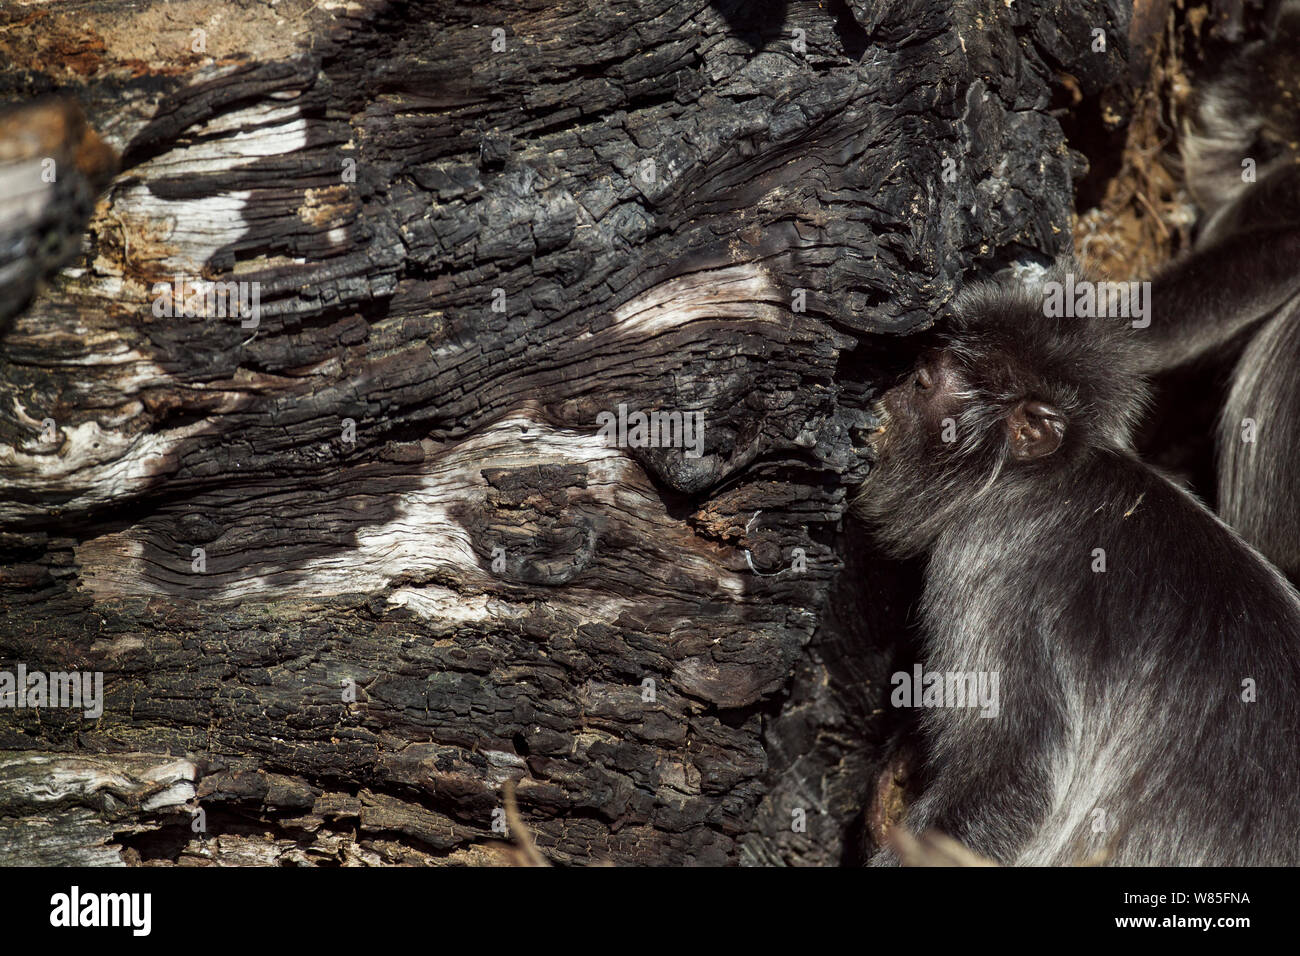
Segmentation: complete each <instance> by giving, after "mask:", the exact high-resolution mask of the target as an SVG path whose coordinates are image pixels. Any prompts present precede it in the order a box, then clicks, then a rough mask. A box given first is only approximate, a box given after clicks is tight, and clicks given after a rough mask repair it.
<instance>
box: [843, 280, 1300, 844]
mask: <svg viewBox="0 0 1300 956" xmlns="http://www.w3.org/2000/svg"><path fill="white" fill-rule="evenodd" d="M1049 278H1056V279H1059V278H1061V276H1060V275H1059V274H1058V275H1056V276H1049ZM954 312H955V316H954V319H953V321H952V322H951V324H950V325H949V326H948V327H947V330H946V331H945V333H944V334H943V335H942V336H941V337H940V339H939V340H938V341H939V345H938V346H937V347H936V348H934V349H933V350H931V351H929V352H927V353H926V354H925V355H924V356H923V357H922V359H921V360H920V362H919V364H918V365H917V366H916V369H915V372H914V373H913V374H912V375H911V376H910V377H909V378H908V379H907V380H906V381H904V382H903V383H901V384H899V385H897V386H896V387H894V388H892V389H890V390H889V391H888V392H887V393H886V394H885V395H884V396H883V398H882V399H881V401H880V403H879V405H878V411H879V412H880V413H881V418H882V421H883V422H884V425H883V426H882V429H881V430H880V431H879V432H878V433H877V435H876V436H875V437H874V439H873V441H874V444H875V447H876V451H877V455H878V463H877V466H876V468H875V470H874V471H873V472H872V473H871V475H870V476H869V478H868V479H867V482H866V484H865V485H864V486H863V489H862V495H861V497H860V499H859V500H858V502H857V509H858V511H859V513H860V514H862V515H863V516H864V517H866V518H867V519H868V520H869V522H870V523H871V524H872V525H874V527H875V530H876V532H877V534H878V537H879V540H880V541H881V542H882V543H883V544H884V545H885V546H886V547H887V548H888V550H890V551H891V552H892V553H894V554H896V555H899V556H907V555H917V554H924V555H926V556H927V558H928V560H927V564H926V570H925V585H924V595H923V598H922V603H921V620H922V629H923V632H924V637H923V654H924V656H923V657H922V658H921V660H922V662H923V664H924V667H925V670H926V671H928V672H931V673H933V672H964V673H966V674H970V673H981V672H982V673H996V674H997V675H998V679H999V683H998V688H999V697H1000V701H999V707H998V711H997V713H996V715H995V716H991V717H984V716H981V712H980V710H979V709H978V708H975V707H969V706H965V707H963V706H936V707H925V708H922V709H921V711H920V736H921V746H922V750H923V752H924V763H923V764H922V766H921V768H920V778H921V779H920V783H921V796H920V798H919V799H918V800H917V802H916V803H915V804H913V806H912V807H911V808H910V810H909V811H908V813H907V816H906V819H905V823H906V825H907V827H908V828H909V829H910V830H912V831H914V832H916V831H920V830H924V829H927V828H931V827H933V828H936V829H938V830H941V831H943V832H945V833H947V834H948V835H950V836H952V837H955V838H957V839H958V840H960V841H962V842H963V843H965V844H966V845H967V846H969V847H970V848H971V849H973V850H975V851H976V852H978V853H981V854H984V855H985V856H988V857H991V858H993V859H995V860H998V861H1001V862H1004V863H1023V864H1073V863H1081V862H1085V861H1089V860H1093V859H1097V858H1098V857H1102V858H1104V859H1105V860H1106V861H1107V862H1110V863H1115V864H1188V865H1191V864H1203V865H1226V864H1290V865H1295V864H1297V863H1300V596H1297V594H1296V592H1295V591H1294V590H1293V589H1292V587H1291V586H1290V585H1289V584H1288V583H1287V581H1286V580H1285V579H1284V578H1283V577H1282V575H1281V574H1279V573H1278V571H1277V570H1276V569H1274V568H1273V567H1272V566H1271V565H1270V564H1269V563H1268V562H1266V561H1265V560H1263V559H1262V558H1261V557H1260V555H1259V554H1257V553H1256V552H1255V551H1254V550H1252V549H1251V548H1250V547H1249V546H1248V545H1246V544H1245V543H1244V542H1243V541H1242V540H1241V539H1240V538H1239V537H1238V536H1237V534H1236V533H1235V532H1233V531H1232V530H1231V529H1229V528H1228V527H1227V526H1226V525H1225V524H1223V523H1222V522H1221V521H1220V520H1219V519H1218V518H1216V517H1215V516H1214V515H1213V514H1211V513H1210V512H1209V511H1208V510H1207V509H1206V508H1205V507H1203V506H1202V505H1201V504H1200V503H1199V502H1198V501H1197V500H1196V499H1195V498H1194V497H1193V496H1192V495H1190V494H1189V493H1187V492H1186V491H1184V490H1183V489H1181V488H1180V487H1178V486H1176V485H1175V484H1174V483H1173V482H1171V481H1170V480H1168V479H1167V478H1166V477H1164V476H1163V475H1162V474H1160V473H1159V472H1157V471H1156V470H1155V469H1153V468H1151V467H1150V466H1148V465H1146V464H1144V463H1143V462H1142V461H1141V460H1140V459H1139V458H1138V457H1137V456H1136V455H1135V453H1134V452H1133V451H1132V450H1131V448H1130V432H1131V429H1132V428H1133V425H1134V423H1135V421H1136V420H1137V418H1138V416H1139V415H1140V414H1141V412H1142V410H1143V404H1144V401H1145V397H1146V389H1145V385H1144V381H1143V377H1142V371H1143V369H1144V368H1145V367H1146V365H1147V364H1148V360H1147V357H1146V355H1145V354H1144V352H1145V345H1144V343H1143V342H1142V338H1141V337H1142V335H1143V334H1144V330H1138V329H1131V328H1129V323H1128V322H1127V321H1118V320H1114V319H1082V318H1059V319H1058V318H1048V317H1046V316H1045V315H1044V307H1043V298H1042V293H1041V291H1039V290H1037V289H1036V288H1035V287H1033V286H1027V285H1019V284H1007V285H994V284H986V285H978V286H973V287H971V288H969V289H967V290H966V291H965V292H963V293H962V294H961V295H960V296H959V297H958V299H957V300H956V302H955V303H954ZM1145 331H1149V330H1145ZM945 439H947V440H945ZM1099 549H1100V550H1099ZM875 862H888V857H887V856H881V857H878V858H877V860H876V861H875Z"/></svg>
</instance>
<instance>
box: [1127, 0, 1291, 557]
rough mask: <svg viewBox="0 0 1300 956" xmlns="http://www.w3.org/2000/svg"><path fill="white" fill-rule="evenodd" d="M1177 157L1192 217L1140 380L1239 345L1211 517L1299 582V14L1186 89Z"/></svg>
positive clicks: (1283, 13)
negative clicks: (1195, 223)
mask: <svg viewBox="0 0 1300 956" xmlns="http://www.w3.org/2000/svg"><path fill="white" fill-rule="evenodd" d="M1181 151H1182V154H1183V165H1184V172H1185V175H1186V179H1187V183H1188V186H1189V188H1190V190H1191V191H1192V193H1193V195H1194V196H1195V197H1196V199H1197V201H1198V202H1199V203H1200V205H1201V206H1202V209H1203V212H1204V216H1203V218H1202V226H1201V229H1200V234H1199V236H1198V238H1197V242H1196V246H1195V248H1194V249H1193V250H1192V252H1191V254H1190V255H1189V256H1187V257H1186V258H1185V259H1183V260H1182V261H1181V262H1178V263H1175V264H1174V265H1173V266H1172V267H1171V268H1169V269H1167V270H1165V271H1164V272H1163V273H1162V274H1161V275H1159V276H1157V277H1156V279H1155V280H1154V282H1153V285H1152V290H1151V293H1152V294H1151V313H1152V322H1151V328H1150V329H1148V330H1146V334H1147V341H1148V343H1149V344H1150V345H1151V346H1152V349H1151V352H1150V353H1149V354H1150V356H1151V359H1150V366H1149V367H1150V368H1152V369H1167V368H1173V367H1175V366H1178V365H1182V364H1185V363H1187V362H1189V361H1192V360H1194V359H1196V358H1198V357H1200V356H1202V355H1205V354H1207V353H1210V352H1213V351H1215V350H1217V349H1219V348H1221V347H1222V346H1225V345H1227V344H1228V343H1229V342H1230V341H1233V340H1237V341H1238V342H1239V341H1240V340H1241V338H1244V337H1248V338H1249V341H1248V342H1247V343H1246V345H1245V348H1244V351H1243V352H1242V354H1241V358H1240V359H1239V361H1238V364H1237V367H1236V370H1235V371H1234V373H1233V377H1232V384H1231V389H1230V393H1229V395H1228V399H1227V402H1226V404H1225V407H1224V409H1223V413H1222V416H1221V419H1220V424H1219V433H1218V436H1217V438H1216V451H1217V459H1218V462H1217V471H1218V510H1219V514H1220V515H1221V516H1222V517H1223V519H1224V520H1225V521H1227V522H1228V523H1229V524H1230V525H1232V526H1233V527H1234V528H1236V529H1237V530H1238V531H1239V532H1240V533H1241V535H1242V536H1243V537H1244V538H1245V539H1246V540H1247V541H1249V542H1250V543H1251V544H1253V545H1254V546H1255V547H1257V548H1259V550H1260V551H1261V552H1262V553H1263V554H1264V555H1265V556H1266V557H1268V558H1269V559H1270V560H1271V561H1273V563H1274V564H1276V565H1277V566H1278V567H1280V568H1281V569H1282V570H1283V571H1284V572H1285V573H1286V574H1287V575H1288V576H1289V577H1290V578H1291V579H1292V581H1296V582H1300V373H1297V363H1298V362H1300V2H1297V0H1287V2H1285V3H1283V4H1281V6H1280V7H1279V8H1278V10H1277V11H1276V13H1275V15H1274V23H1273V26H1272V29H1271V37H1270V39H1269V40H1268V41H1267V42H1264V41H1261V42H1258V43H1253V44H1250V45H1247V46H1245V47H1243V48H1241V49H1240V50H1239V51H1237V52H1236V53H1235V54H1234V55H1233V56H1232V57H1231V58H1230V59H1229V60H1228V61H1227V62H1226V63H1225V64H1224V65H1223V67H1222V68H1221V70H1220V71H1219V75H1218V76H1217V77H1216V78H1215V79H1213V80H1212V81H1210V82H1208V83H1207V84H1205V85H1204V86H1201V87H1199V88H1198V89H1197V91H1196V95H1195V100H1194V108H1193V112H1192V116H1191V118H1190V121H1189V123H1188V124H1187V128H1186V130H1185V132H1184V136H1183V139H1182V142H1181ZM1252 172H1253V177H1252V175H1251V174H1252ZM1252 178H1253V180H1254V181H1250V180H1251V179H1252Z"/></svg>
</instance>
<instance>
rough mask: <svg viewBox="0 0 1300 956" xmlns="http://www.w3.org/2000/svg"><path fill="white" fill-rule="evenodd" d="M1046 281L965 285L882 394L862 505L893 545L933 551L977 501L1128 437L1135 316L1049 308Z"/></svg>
mask: <svg viewBox="0 0 1300 956" xmlns="http://www.w3.org/2000/svg"><path fill="white" fill-rule="evenodd" d="M1068 268H1070V266H1068V265H1061V266H1058V267H1057V268H1056V269H1054V270H1052V271H1051V272H1049V273H1047V275H1046V276H1045V277H1044V279H1043V281H1044V282H1047V281H1050V280H1053V279H1056V280H1060V279H1061V278H1062V277H1063V275H1064V272H1065V270H1067V269H1068ZM1043 288H1044V287H1043V285H1041V284H1037V283H1036V284H1024V283H1019V282H997V283H981V284H978V285H973V286H970V287H968V288H966V289H965V290H964V291H963V292H962V293H961V294H960V295H959V296H958V297H957V298H956V300H954V302H953V305H952V309H951V315H950V317H949V318H948V319H947V321H946V322H945V323H944V326H943V328H942V331H941V332H940V333H939V334H938V335H937V336H936V337H935V339H934V344H933V346H932V347H930V348H927V349H926V350H925V351H923V352H922V354H921V355H920V357H919V358H918V360H917V361H916V363H915V365H914V367H913V368H912V369H911V370H910V371H909V372H908V374H907V375H906V376H904V377H903V378H902V379H901V380H900V381H899V382H898V383H897V384H895V385H894V386H893V387H892V388H890V389H888V390H887V391H886V392H885V393H884V395H883V396H881V398H880V399H879V401H877V403H876V405H875V408H874V411H875V413H876V416H877V418H878V419H879V421H880V427H879V428H878V429H877V430H876V431H875V432H874V433H873V434H872V436H871V438H870V445H871V450H872V451H873V453H874V454H875V457H876V464H875V466H874V468H873V469H872V471H871V474H870V475H869V476H868V478H867V480H866V482H865V483H864V484H863V485H862V487H861V488H860V490H859V493H858V495H857V497H856V499H855V501H854V508H853V510H854V513H855V514H857V515H858V516H859V517H862V518H864V519H866V520H867V521H868V522H869V523H870V524H871V525H873V526H874V529H875V531H876V534H877V538H878V540H879V541H880V543H881V544H882V545H884V546H885V548H886V549H887V550H889V551H890V552H891V553H893V554H896V555H898V556H900V557H901V556H909V555H914V554H919V553H921V552H924V551H925V550H927V549H928V548H929V547H930V545H931V544H932V543H933V542H934V540H935V538H936V537H937V536H938V535H939V534H941V533H942V532H943V530H944V529H945V528H946V527H948V526H950V524H951V523H952V522H957V521H961V520H963V513H964V512H966V510H967V509H969V508H971V507H979V506H981V505H982V504H987V503H988V502H989V501H990V500H992V499H998V498H1002V499H1006V497H1007V496H1008V495H1009V494H1014V493H1015V492H1016V491H1017V490H1023V489H1024V487H1025V485H1026V483H1029V482H1049V483H1051V484H1057V483H1060V482H1061V481H1062V479H1063V478H1064V477H1068V475H1069V473H1070V472H1071V471H1073V470H1074V469H1076V468H1078V467H1079V466H1080V464H1081V463H1082V462H1083V461H1084V460H1085V459H1086V458H1087V456H1088V455H1090V454H1092V453H1093V452H1095V451H1096V450H1097V449H1099V448H1103V447H1108V446H1109V447H1115V448H1126V447H1128V446H1129V444H1130V441H1131V437H1130V436H1131V432H1132V428H1133V426H1134V424H1135V423H1136V421H1137V419H1138V417H1139V415H1140V414H1141V411H1142V409H1143V406H1144V404H1145V401H1146V386H1145V383H1144V380H1143V378H1142V375H1141V361H1140V359H1141V353H1140V351H1139V349H1140V347H1141V346H1140V343H1139V342H1138V341H1137V340H1136V339H1135V337H1134V334H1133V332H1132V330H1131V329H1130V328H1129V324H1128V322H1127V321H1124V320H1120V319H1107V318H1059V317H1049V316H1048V315H1046V314H1045V312H1046V310H1045V309H1044V305H1043V301H1044V299H1043V296H1044V292H1043ZM1061 487H1068V485H1062V486H1061ZM1036 490H1037V491H1039V492H1041V493H1044V494H1051V493H1053V488H1052V487H1050V486H1047V487H1042V488H1040V489H1036ZM1006 503H1007V506H1008V507H1014V504H1013V502H1011V501H1010V500H1008V501H1007V502H1006Z"/></svg>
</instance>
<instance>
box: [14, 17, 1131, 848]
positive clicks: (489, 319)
mask: <svg viewBox="0 0 1300 956" xmlns="http://www.w3.org/2000/svg"><path fill="white" fill-rule="evenodd" d="M1128 19H1129V14H1128V10H1127V8H1126V7H1125V6H1124V5H1123V4H1122V3H1119V2H1118V0H1115V2H1113V3H1077V2H1073V0H1069V2H1067V0H1014V2H1012V0H957V2H949V0H882V2H873V3H869V2H865V0H807V2H804V0H790V2H788V3H783V2H771V3H746V2H721V0H718V2H707V0H685V2H680V0H679V2H670V0H631V2H625V0H611V2H608V3H599V4H597V3H591V2H587V0H547V2H545V3H542V2H536V0H487V2H479V3H474V2H470V3H466V2H463V0H455V2H450V0H448V2H439V0H429V2H416V3H409V4H384V3H378V2H349V0H324V2H323V0H316V2H305V0H282V2H280V3H277V4H270V3H266V2H260V0H237V2H228V3H209V2H202V0H179V2H172V3H166V4H164V3H161V2H152V0H143V2H139V0H137V2H126V0H121V2H110V0H102V2H84V3H83V2H69V3H62V4H58V5H52V4H41V3H24V2H16V3H14V2H10V3H8V4H5V5H4V6H3V7H0V96H3V97H4V99H5V100H6V101H8V102H10V103H13V104H21V106H18V107H14V108H11V109H10V110H9V111H8V112H6V113H5V114H4V117H3V123H4V125H3V126H0V129H2V130H3V133H4V135H3V137H0V139H2V142H3V146H0V150H2V151H0V177H3V181H4V182H5V183H6V191H5V196H4V198H3V199H0V201H2V202H3V203H4V206H3V209H2V210H0V211H3V212H4V214H5V216H4V218H5V222H4V223H3V224H0V230H3V231H0V292H2V293H3V297H4V302H3V311H0V488H2V489H3V495H2V496H0V614H2V615H3V616H2V617H0V670H8V671H14V670H15V668H17V667H18V666H19V665H20V664H21V665H23V666H25V667H26V668H27V669H28V671H42V672H66V671H79V672H99V673H102V675H103V702H102V703H103V712H102V714H101V715H99V716H97V717H94V718H87V717H85V716H84V715H83V714H82V713H81V712H79V711H74V710H71V709H68V708H57V707H49V706H47V707H44V708H39V709H37V708H31V707H27V708H7V709H4V710H0V861H3V862H54V863H102V864H123V863H126V864H141V863H145V864H169V863H179V864H203V863H227V864H241V863H258V864H268V863H294V864H340V863H345V864H352V863H362V864H365V863H371V864H394V863H421V864H423V863H429V864H445V863H480V862H491V861H493V860H495V859H497V858H498V857H497V855H496V854H495V853H494V842H495V841H496V840H498V839H499V837H500V830H501V827H500V824H499V821H500V820H501V818H502V812H501V808H502V806H503V796H502V788H503V784H504V783H505V782H506V781H508V780H513V781H516V785H517V793H518V799H519V806H520V811H521V814H522V817H523V819H524V821H525V822H526V824H527V826H528V827H529V828H530V829H531V831H532V832H533V834H534V838H535V840H536V843H537V845H538V847H539V848H540V850H541V851H542V853H544V854H545V855H546V857H547V858H548V859H550V860H551V861H553V862H556V863H562V864H582V863H592V862H601V861H611V862H615V863H651V864H736V863H785V864H801V865H808V864H835V863H843V862H852V861H853V860H854V859H856V854H857V851H856V850H855V848H854V847H855V840H854V837H853V834H854V833H855V832H856V830H857V828H858V826H859V822H858V821H859V818H860V816H861V812H862V808H863V805H864V803H865V801H866V799H867V795H868V793H869V791H870V789H871V783H870V781H871V777H872V775H873V773H874V771H875V770H876V769H877V768H878V766H879V763H880V757H881V753H880V751H881V746H882V742H883V737H884V734H885V733H886V732H887V727H886V726H885V724H884V723H883V718H882V715H881V707H882V704H883V701H884V698H885V694H884V691H885V690H886V689H887V686H886V684H885V678H886V676H887V673H888V663H889V656H890V653H891V648H892V647H893V646H894V644H895V642H896V641H897V640H898V638H899V634H900V629H901V623H900V622H901V621H902V620H903V618H904V617H905V615H906V612H907V605H908V601H909V600H910V594H911V591H910V590H909V588H910V585H909V583H908V581H907V580H906V575H904V574H900V573H898V572H897V571H896V569H894V568H892V567H891V566H890V565H888V564H885V563H883V562H880V561H878V560H877V559H875V558H873V557H872V556H871V554H870V553H869V551H868V550H867V549H866V547H865V545H864V542H863V537H862V533H861V531H860V530H859V529H857V528H856V527H854V526H853V525H852V524H851V523H850V522H848V521H847V520H846V516H845V510H846V502H847V500H848V497H849V495H850V494H851V491H852V488H853V487H854V485H855V484H856V483H857V482H858V481H860V479H861V478H862V477H863V475H864V474H865V470H866V469H867V468H868V467H869V464H870V463H869V461H868V460H867V458H866V456H865V451H864V448H863V444H862V436H863V432H864V430H865V429H869V428H870V427H872V424H873V423H872V420H871V416H870V412H869V407H870V403H871V400H872V397H873V395H874V394H875V393H876V391H877V390H878V388H879V385H880V384H881V383H882V382H883V381H885V380H886V378H887V376H888V374H889V369H890V360H891V357H892V353H893V352H895V351H897V347H896V343H897V342H899V341H900V340H899V339H898V338H897V337H896V336H898V335H901V334H904V333H908V332H912V331H915V330H919V329H923V328H925V327H927V326H929V325H930V324H931V323H932V322H933V321H934V320H935V318H936V317H937V316H938V315H939V314H940V313H941V310H942V308H943V305H944V303H945V302H946V301H947V299H948V298H949V297H950V296H951V294H952V292H953V290H954V288H955V287H956V285H957V283H958V282H959V281H960V280H961V278H962V277H963V275H966V274H973V273H975V272H978V271H981V270H991V269H993V268H996V267H998V266H1000V265H1003V264H1005V263H1007V262H1009V261H1011V260H1014V259H1017V258H1022V257H1025V256H1034V255H1037V256H1040V257H1041V256H1054V255H1057V254H1059V253H1061V252H1064V251H1066V250H1068V248H1069V243H1070V238H1069V237H1070V217H1071V211H1072V178H1073V177H1077V176H1078V175H1080V174H1081V173H1082V171H1083V166H1084V163H1083V160H1082V157H1081V156H1080V155H1079V154H1077V153H1075V152H1073V151H1071V150H1070V149H1069V148H1068V147H1067V145H1066V143H1065V140H1064V136H1063V134H1062V130H1061V126H1060V124H1059V122H1058V118H1057V114H1058V112H1059V111H1058V110H1057V107H1058V106H1059V105H1060V101H1065V102H1066V104H1067V105H1069V103H1068V101H1069V98H1070V97H1069V94H1073V95H1074V96H1075V98H1076V100H1077V99H1078V98H1080V97H1082V99H1083V102H1084V103H1085V104H1088V103H1091V104H1098V103H1102V102H1110V108H1111V110H1112V113H1113V112H1114V110H1115V108H1116V107H1115V104H1116V103H1118V104H1120V108H1122V104H1123V102H1124V97H1123V95H1122V94H1123V85H1124V83H1125V82H1126V80H1125V76H1126V72H1127V67H1128V64H1127V48H1128V39H1127V36H1126V33H1127V30H1128V26H1129V24H1128ZM1098 30H1101V31H1104V33H1105V43H1104V46H1103V48H1102V49H1097V44H1096V39H1095V38H1096V34H1095V32H1094V31H1098ZM1063 91H1065V94H1064V95H1063ZM23 110H26V112H23ZM49 158H53V159H54V161H55V162H54V166H55V168H56V169H57V170H58V177H57V179H56V180H55V182H53V183H45V182H44V181H42V180H40V179H39V177H40V172H41V169H42V162H41V161H42V160H44V159H49ZM212 280H215V281H217V282H221V283H235V284H242V285H239V286H235V285H232V286H230V288H231V289H235V288H239V289H242V290H245V291H244V292H241V293H240V294H246V295H247V296H249V297H250V298H248V299H246V300H245V304H246V309H245V311H244V312H240V313H236V314H229V313H228V312H225V310H220V311H212V310H204V309H198V310H196V311H198V312H199V314H198V315H190V316H189V317H187V316H186V314H185V313H184V311H183V309H182V306H183V304H184V303H183V302H177V303H173V304H174V305H175V308H172V309H169V308H168V303H169V301H170V300H169V298H168V297H167V296H166V295H164V293H163V291H162V290H165V289H167V288H168V286H169V285H171V287H172V288H173V289H174V288H177V286H176V285H174V283H196V282H198V283H201V282H204V281H212ZM180 288H181V289H183V290H184V289H186V288H188V287H187V286H184V285H182V286H180ZM199 288H202V286H200V287H199ZM254 291H255V292H256V294H257V296H258V299H257V306H256V309H255V310H254V309H253V308H252V306H251V302H252V299H251V296H252V295H253V292H254ZM882 343H883V344H882ZM891 343H895V345H894V346H893V347H891ZM620 406H623V407H624V409H626V410H632V411H637V410H645V411H670V412H680V413H683V414H684V415H687V416H698V421H700V422H702V423H703V432H702V435H703V439H702V444H701V445H699V446H697V447H689V442H686V441H679V442H678V443H677V447H634V445H635V442H625V443H623V444H622V445H620V444H618V443H616V442H611V441H609V440H607V437H608V436H606V435H604V434H602V433H601V432H600V429H599V425H598V421H599V418H598V416H601V415H602V414H603V413H611V414H614V415H617V414H618V410H619V408H620ZM200 811H201V812H200ZM494 825H495V826H494Z"/></svg>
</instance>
